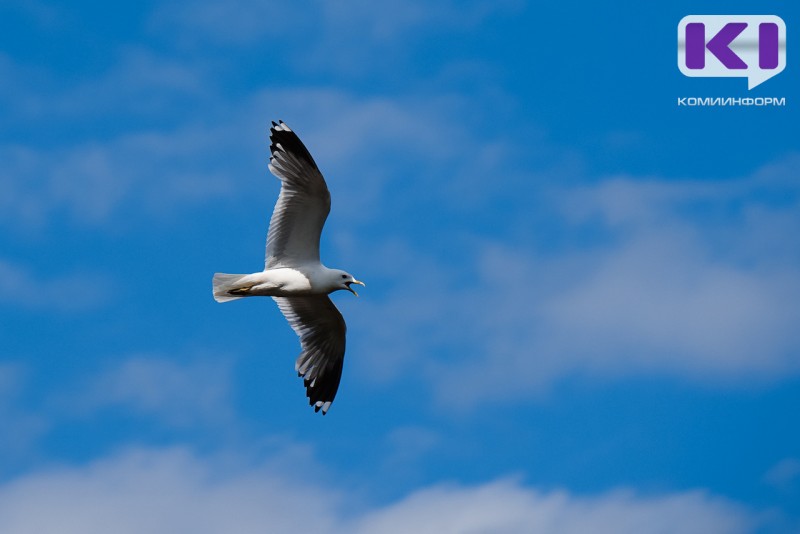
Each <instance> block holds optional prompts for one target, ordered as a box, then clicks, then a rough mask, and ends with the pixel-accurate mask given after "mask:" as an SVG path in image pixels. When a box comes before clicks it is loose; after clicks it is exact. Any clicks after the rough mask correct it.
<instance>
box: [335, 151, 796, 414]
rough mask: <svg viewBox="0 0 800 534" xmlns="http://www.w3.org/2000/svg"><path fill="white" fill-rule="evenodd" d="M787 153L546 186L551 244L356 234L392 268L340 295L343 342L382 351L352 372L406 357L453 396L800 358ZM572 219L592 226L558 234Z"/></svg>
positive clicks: (446, 397) (401, 365)
mask: <svg viewBox="0 0 800 534" xmlns="http://www.w3.org/2000/svg"><path fill="white" fill-rule="evenodd" d="M794 161H795V157H794V156H790V157H788V158H787V159H786V160H785V161H783V162H779V163H777V164H775V165H769V166H766V167H765V168H763V169H760V170H759V171H757V172H755V173H754V174H753V175H752V176H748V177H745V178H742V179H740V180H733V181H729V182H700V181H686V180H684V181H673V180H667V179H656V178H649V179H647V180H644V181H642V182H638V181H637V180H636V179H633V178H626V179H619V178H612V179H608V180H602V181H600V182H599V183H598V184H597V185H594V186H578V187H575V186H562V187H559V188H556V189H555V190H552V191H551V192H550V193H549V195H550V197H551V198H552V199H554V202H553V203H552V206H554V208H553V209H552V211H551V212H550V214H551V216H552V219H551V221H552V222H551V224H552V225H553V227H557V228H558V229H559V231H560V232H562V233H563V234H564V235H566V236H567V238H566V241H565V243H566V245H564V246H561V247H559V248H556V249H555V252H552V251H551V252H547V253H545V252H535V251H534V250H535V249H534V246H535V244H534V243H530V244H528V243H513V242H511V241H509V240H508V239H503V238H502V237H500V238H498V239H497V240H496V241H495V242H494V243H490V242H487V241H486V240H481V241H477V240H473V242H472V243H473V246H474V248H473V249H472V253H471V254H466V255H464V256H462V257H460V258H459V259H458V260H456V259H452V260H448V259H446V258H445V259H443V258H442V255H441V254H440V253H431V252H428V251H426V250H425V249H421V248H420V247H419V246H418V245H405V246H404V247H402V246H401V247H400V249H399V250H395V251H394V252H392V248H391V246H384V247H383V248H379V249H378V250H380V252H379V253H376V254H372V253H374V252H375V249H373V248H370V252H371V257H372V258H373V260H371V261H368V262H367V265H368V266H369V268H370V269H373V270H377V271H379V272H380V276H383V277H385V278H386V279H387V280H402V281H403V282H404V283H403V284H400V285H399V286H398V287H396V288H395V287H392V286H391V285H390V286H389V290H388V292H387V296H386V297H385V298H384V299H372V300H370V301H369V303H367V302H366V301H365V302H364V303H359V306H353V307H351V308H349V309H348V314H349V317H352V318H353V319H352V323H353V327H352V328H351V332H356V333H357V335H354V340H353V343H352V345H353V346H355V347H356V349H355V350H358V351H359V352H364V353H366V354H371V353H376V352H380V353H381V354H382V358H381V360H380V361H374V360H372V359H370V363H369V368H368V369H367V368H362V369H360V370H359V374H361V375H362V376H364V377H365V379H366V380H369V381H373V380H381V379H383V380H387V379H391V378H393V377H396V376H398V375H400V374H412V373H413V374H414V375H415V376H420V377H424V378H425V379H426V380H428V381H429V382H430V384H431V388H432V391H434V392H435V395H436V396H438V397H439V400H440V401H442V403H444V404H445V405H447V406H456V407H470V406H473V405H475V404H476V403H478V402H480V401H482V400H485V399H498V398H505V399H518V398H520V397H531V396H536V395H538V394H541V393H542V392H543V391H546V390H547V389H548V388H549V387H550V386H552V385H553V383H555V382H557V381H558V380H560V379H562V378H563V377H565V376H568V375H583V376H588V377H591V378H594V379H601V380H608V379H618V378H620V377H622V378H625V377H631V376H641V375H642V374H651V375H670V376H673V377H678V378H681V379H689V380H694V381H696V382H697V383H702V384H715V385H717V384H727V385H734V386H746V387H750V386H752V385H753V384H758V383H759V382H763V381H765V380H776V379H782V378H784V377H786V376H791V375H793V374H795V373H797V372H798V370H800V364H798V363H797V360H796V358H793V357H792V355H793V354H795V353H796V351H797V348H798V347H800V333H798V331H797V328H796V325H797V324H800V304H798V303H800V275H798V273H797V269H796V266H797V262H798V261H800V240H798V239H797V237H796V236H795V235H794V234H792V233H791V232H789V231H788V228H793V227H798V226H800V187H798V186H797V185H796V183H795V182H794V181H792V180H791V179H790V177H791V176H793V174H792V171H791V169H792V164H793V162H794ZM443 209H447V208H446V207H443ZM537 216H539V217H540V216H541V215H537ZM587 227H588V228H589V231H591V232H593V233H594V234H595V235H596V236H595V237H594V238H592V239H589V240H586V239H585V238H584V239H578V238H573V236H575V235H580V233H581V232H585V231H586V228H587ZM395 248H397V247H395ZM375 258H378V259H375ZM412 272H413V273H416V274H415V275H414V276H413V280H412V281H409V280H408V277H409V274H408V273H412ZM419 273H424V274H419ZM408 284H412V285H413V291H409V288H408ZM376 317H379V318H382V319H381V320H380V321H376V320H375V318H376ZM356 361H358V360H356ZM366 377H368V378H366Z"/></svg>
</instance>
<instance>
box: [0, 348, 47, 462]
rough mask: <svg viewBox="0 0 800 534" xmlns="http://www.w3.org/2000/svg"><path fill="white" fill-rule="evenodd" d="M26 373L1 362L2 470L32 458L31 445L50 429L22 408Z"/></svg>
mask: <svg viewBox="0 0 800 534" xmlns="http://www.w3.org/2000/svg"><path fill="white" fill-rule="evenodd" d="M27 378H28V377H27V373H26V369H25V368H24V367H23V366H22V365H20V364H15V363H6V362H2V361H0V427H2V428H4V429H6V431H5V432H2V433H0V469H6V468H9V467H13V464H14V462H15V461H16V460H18V459H19V458H21V457H24V456H26V455H28V454H30V451H31V445H32V443H34V442H35V440H36V439H37V438H39V437H40V436H41V435H42V434H43V433H44V432H45V430H46V429H47V426H48V425H47V422H46V421H45V420H44V419H43V418H42V417H40V416H38V415H36V414H32V413H29V412H28V411H26V410H25V409H23V408H22V406H21V405H22V402H21V401H20V396H21V395H22V393H23V391H24V389H25V386H26V385H27Z"/></svg>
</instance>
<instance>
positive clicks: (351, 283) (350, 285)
mask: <svg viewBox="0 0 800 534" xmlns="http://www.w3.org/2000/svg"><path fill="white" fill-rule="evenodd" d="M353 284H358V285H360V286H364V287H367V284H365V283H364V282H359V281H358V280H353V281H352V282H347V289H348V290H349V291H350V293H352V294H353V295H355V296H358V293H356V290H355V289H353V287H352V285H353Z"/></svg>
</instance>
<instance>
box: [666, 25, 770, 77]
mask: <svg viewBox="0 0 800 534" xmlns="http://www.w3.org/2000/svg"><path fill="white" fill-rule="evenodd" d="M678 68H679V69H680V71H681V72H682V73H683V74H684V75H686V76H691V77H708V78H728V77H737V78H747V80H748V84H747V85H748V89H752V88H753V87H755V86H757V85H758V84H760V83H763V82H765V81H766V80H768V79H770V78H772V77H773V76H775V75H776V74H778V73H780V72H781V71H783V69H784V68H786V24H785V23H784V22H783V20H782V19H781V18H780V17H776V16H775V15H689V16H687V17H684V18H683V19H682V20H681V21H680V23H679V24H678Z"/></svg>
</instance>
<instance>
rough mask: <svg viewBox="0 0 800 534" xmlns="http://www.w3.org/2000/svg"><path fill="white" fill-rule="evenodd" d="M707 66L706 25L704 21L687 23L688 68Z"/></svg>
mask: <svg viewBox="0 0 800 534" xmlns="http://www.w3.org/2000/svg"><path fill="white" fill-rule="evenodd" d="M705 66H706V27H705V25H704V24H703V23H702V22H690V23H689V24H687V25H686V68H687V69H702V68H703V67H705Z"/></svg>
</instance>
